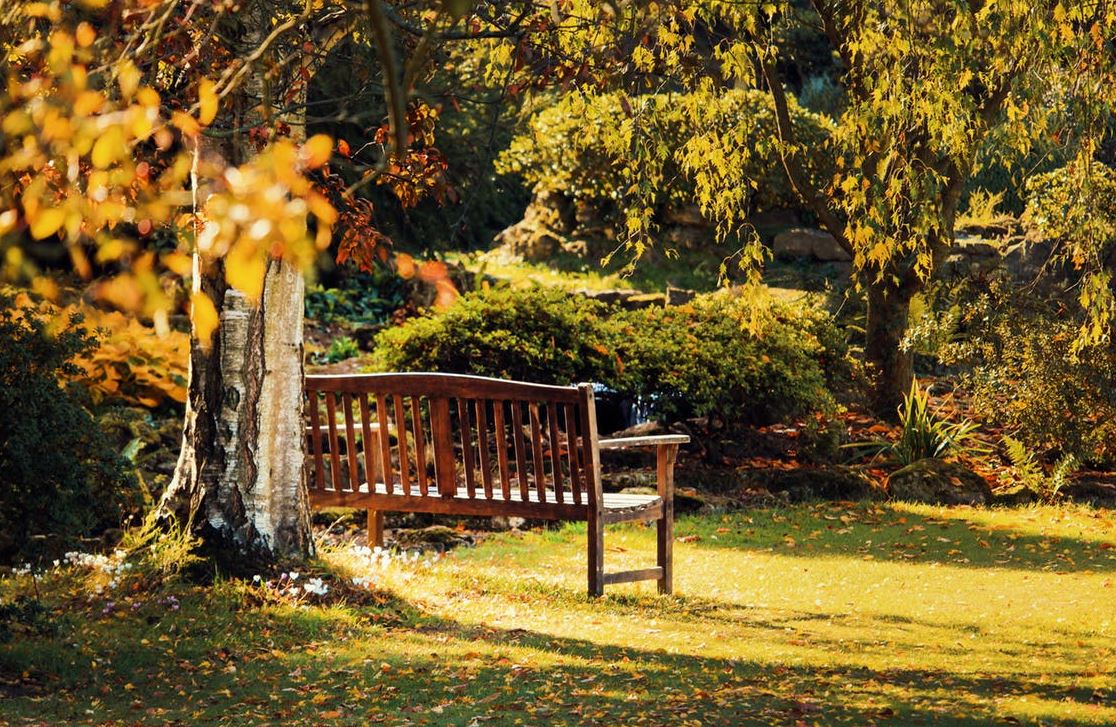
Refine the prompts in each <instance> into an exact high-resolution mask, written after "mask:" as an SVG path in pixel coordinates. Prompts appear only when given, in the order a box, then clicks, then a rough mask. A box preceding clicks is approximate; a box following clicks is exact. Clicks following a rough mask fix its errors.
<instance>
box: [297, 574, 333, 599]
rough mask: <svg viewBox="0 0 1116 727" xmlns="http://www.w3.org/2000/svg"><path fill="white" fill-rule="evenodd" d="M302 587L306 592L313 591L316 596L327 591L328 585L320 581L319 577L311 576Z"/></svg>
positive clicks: (322, 594)
mask: <svg viewBox="0 0 1116 727" xmlns="http://www.w3.org/2000/svg"><path fill="white" fill-rule="evenodd" d="M302 587H303V589H304V590H305V591H306V592H307V593H313V594H314V595H316V596H324V595H325V594H327V593H329V586H327V585H326V584H325V583H322V579H321V578H311V579H310V580H309V581H307V582H306V583H305V584H303V586H302Z"/></svg>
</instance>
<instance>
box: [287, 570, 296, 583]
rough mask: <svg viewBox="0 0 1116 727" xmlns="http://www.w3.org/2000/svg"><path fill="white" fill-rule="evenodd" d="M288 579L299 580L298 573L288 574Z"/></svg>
mask: <svg viewBox="0 0 1116 727" xmlns="http://www.w3.org/2000/svg"><path fill="white" fill-rule="evenodd" d="M287 577H288V578H290V579H291V580H292V581H297V580H298V571H291V572H290V573H288V574H287Z"/></svg>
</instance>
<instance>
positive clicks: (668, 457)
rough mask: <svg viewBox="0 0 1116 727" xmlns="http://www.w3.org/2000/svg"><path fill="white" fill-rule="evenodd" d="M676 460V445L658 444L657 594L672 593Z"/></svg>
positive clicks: (671, 443)
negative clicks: (660, 505) (659, 569)
mask: <svg viewBox="0 0 1116 727" xmlns="http://www.w3.org/2000/svg"><path fill="white" fill-rule="evenodd" d="M677 459H678V444H676V443H674V442H668V443H662V444H659V445H658V447H657V448H656V460H657V463H656V464H657V470H658V473H657V474H658V477H657V486H658V491H659V497H660V498H662V501H663V516H662V517H661V518H660V519H659V521H658V522H657V523H656V530H657V536H658V561H659V567H660V568H662V576H661V577H660V578H659V593H664V594H669V593H673V592H674V582H673V577H674V463H675V461H676V460H677Z"/></svg>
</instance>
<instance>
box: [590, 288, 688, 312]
mask: <svg viewBox="0 0 1116 727" xmlns="http://www.w3.org/2000/svg"><path fill="white" fill-rule="evenodd" d="M575 292H576V293H578V294H579V295H583V296H585V297H586V298H591V299H593V300H599V301H600V302H602V303H604V304H606V305H615V306H619V307H621V308H623V309H625V310H639V309H641V308H653V307H662V306H664V305H666V300H667V299H666V296H665V295H663V294H662V293H641V292H640V291H638V290H622V289H615V290H578V291H575Z"/></svg>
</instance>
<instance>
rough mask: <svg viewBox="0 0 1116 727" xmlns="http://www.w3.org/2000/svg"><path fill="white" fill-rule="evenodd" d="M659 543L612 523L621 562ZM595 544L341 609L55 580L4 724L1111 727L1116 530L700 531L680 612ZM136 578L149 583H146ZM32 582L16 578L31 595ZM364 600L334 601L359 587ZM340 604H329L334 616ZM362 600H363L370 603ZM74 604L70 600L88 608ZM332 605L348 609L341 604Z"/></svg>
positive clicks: (2, 713) (1039, 517)
mask: <svg viewBox="0 0 1116 727" xmlns="http://www.w3.org/2000/svg"><path fill="white" fill-rule="evenodd" d="M653 532H654V531H653V530H652V529H650V528H644V527H639V526H629V527H616V528H610V529H609V533H608V536H607V539H606V553H605V563H606V567H607V568H608V569H610V570H611V569H620V568H625V567H633V566H641V565H647V564H649V562H650V560H651V558H652V557H653V556H652V553H653V550H654V536H653ZM584 535H585V529H584V526H583V525H582V526H577V525H571V526H567V527H565V528H562V529H560V530H548V531H537V532H530V533H526V534H521V535H513V534H504V535H500V536H496V537H493V538H490V539H488V540H487V541H485V542H484V543H483V544H482V545H481V546H479V547H477V548H475V549H472V550H467V551H458V552H456V553H454V554H453V555H452V556H450V557H448V558H446V559H444V560H442V561H440V562H438V563H437V564H435V565H433V566H431V567H414V566H400V565H392V566H390V567H389V568H387V569H382V568H377V569H373V570H371V571H369V569H368V566H367V564H366V562H365V561H364V559H362V558H361V557H359V556H357V555H354V554H353V553H352V551H347V550H346V551H336V552H331V553H326V554H325V555H324V560H325V562H326V564H328V567H329V568H330V569H331V570H332V571H333V573H334V574H336V575H337V576H338V577H340V576H341V575H354V574H358V573H362V572H371V574H372V576H373V577H374V578H375V579H376V582H377V585H378V588H379V590H378V591H376V592H374V593H371V594H369V593H364V595H363V596H361V595H360V594H359V593H358V592H356V591H352V590H351V589H350V592H351V593H357V594H358V595H357V596H353V597H352V598H349V599H347V600H345V599H342V600H337V599H333V600H335V601H336V602H334V603H332V604H326V605H315V604H310V603H299V602H298V601H292V600H290V599H282V598H276V597H269V596H267V595H266V594H264V593H263V591H262V589H261V588H259V587H254V586H252V585H251V584H250V583H238V582H222V583H219V584H218V585H216V586H214V587H206V588H203V587H185V586H164V587H163V588H164V589H171V590H172V591H173V592H174V593H176V594H177V595H178V597H179V598H181V599H182V606H181V609H180V610H178V611H168V610H166V609H162V608H160V607H157V606H155V605H153V601H156V600H157V599H158V598H160V597H162V596H163V594H164V593H165V592H166V591H162V592H160V591H152V590H150V589H143V590H141V591H137V592H134V593H130V594H129V595H126V596H122V595H120V594H117V596H116V600H117V602H118V603H125V602H126V600H127V599H131V602H133V603H135V602H140V603H142V605H141V606H139V607H138V608H137V609H136V610H134V611H132V610H131V608H130V606H129V607H126V608H125V609H124V611H123V612H122V615H112V614H109V615H102V614H101V609H102V607H103V603H104V599H103V598H99V599H98V598H90V597H88V596H75V595H73V594H74V593H75V591H79V590H80V588H79V586H81V585H82V584H81V583H80V582H76V581H74V577H73V576H65V575H56V576H48V577H47V578H46V579H45V580H44V581H42V582H41V583H40V584H39V586H40V588H41V589H42V592H43V599H44V601H45V602H47V603H48V604H49V605H50V606H51V607H52V608H54V614H53V617H52V619H51V622H52V623H54V624H56V625H57V631H56V633H54V634H47V635H33V634H17V636H16V637H15V638H14V639H13V640H11V641H9V642H8V643H7V644H4V645H2V646H0V684H2V685H3V686H4V688H5V689H6V698H4V699H3V700H2V701H0V718H2V719H5V720H8V721H10V722H11V723H13V724H19V723H22V722H23V721H32V722H41V723H58V722H66V721H71V722H75V721H76V722H91V723H98V724H101V723H108V722H120V723H124V722H126V723H129V724H130V723H160V724H161V723H164V722H168V721H176V720H177V721H180V722H197V721H213V722H229V723H237V724H242V723H254V722H265V721H266V722H279V721H283V722H289V723H302V724H310V723H317V722H323V721H332V722H335V723H343V724H344V723H350V724H364V723H369V722H371V723H383V724H397V725H418V724H429V725H448V724H453V725H469V724H475V725H504V724H508V725H514V724H524V725H535V724H625V725H626V724H650V725H662V724H694V725H696V724H703V725H730V724H796V723H798V722H803V723H805V724H815V723H817V724H840V723H846V724H858V725H859V724H872V723H877V724H895V725H907V724H927V723H931V724H960V725H965V724H988V723H1004V722H1008V723H1026V724H1040V723H1041V724H1111V723H1113V722H1116V640H1114V639H1113V636H1114V632H1116V586H1114V582H1116V549H1114V548H1113V545H1114V544H1116V524H1114V515H1113V513H1112V512H1110V511H1103V510H1099V511H1098V510H1090V509H1087V508H1078V507H1069V506H1067V507H1034V508H1024V509H1018V510H977V509H969V508H953V509H944V508H931V507H922V506H910V505H902V504H888V505H851V504H845V505H841V504H817V505H803V506H799V507H795V508H790V509H776V510H754V511H742V512H736V513H731V514H724V515H715V516H705V517H690V518H684V519H682V520H680V522H679V524H678V536H679V538H680V540H679V542H678V543H676V545H675V553H676V587H677V592H678V595H676V596H674V597H659V596H656V595H654V593H653V584H631V585H625V586H616V587H612V588H610V589H609V591H608V595H607V596H606V597H605V598H604V599H602V600H599V601H591V600H589V599H587V598H586V597H585V596H584V593H583V592H584V565H583V564H584V544H583V543H584ZM126 587H127V583H125V588H126ZM17 590H19V591H21V592H26V591H27V590H28V583H27V577H23V578H22V579H7V580H6V581H3V582H2V583H0V594H3V596H4V597H5V598H6V597H10V596H11V595H12V594H13V593H14V592H15V591H17ZM342 590H343V589H341V588H339V587H336V586H335V591H334V593H335V594H338V593H340V592H341V591H342ZM332 598H333V596H332V595H331V596H330V597H328V599H332ZM354 598H355V600H353V599H354ZM63 599H65V600H63ZM328 599H327V600H328Z"/></svg>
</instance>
